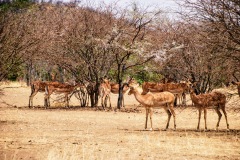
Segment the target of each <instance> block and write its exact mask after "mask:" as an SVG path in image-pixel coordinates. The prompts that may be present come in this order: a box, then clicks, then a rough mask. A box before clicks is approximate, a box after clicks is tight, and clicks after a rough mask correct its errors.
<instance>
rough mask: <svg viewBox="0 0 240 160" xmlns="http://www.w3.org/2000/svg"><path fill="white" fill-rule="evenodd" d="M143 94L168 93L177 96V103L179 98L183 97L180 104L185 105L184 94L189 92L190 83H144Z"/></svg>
mask: <svg viewBox="0 0 240 160" xmlns="http://www.w3.org/2000/svg"><path fill="white" fill-rule="evenodd" d="M142 88H143V92H142V94H143V95H144V94H146V93H148V92H149V91H150V92H163V91H168V92H171V93H173V94H174V95H177V97H178V99H179V103H180V101H181V96H183V100H182V103H183V104H186V95H185V94H186V92H189V89H190V83H165V84H163V83H154V82H144V83H143V84H142Z"/></svg>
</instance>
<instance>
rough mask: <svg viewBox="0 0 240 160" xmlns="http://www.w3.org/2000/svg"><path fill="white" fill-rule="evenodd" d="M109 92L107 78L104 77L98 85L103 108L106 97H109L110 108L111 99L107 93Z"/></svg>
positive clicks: (105, 104)
mask: <svg viewBox="0 0 240 160" xmlns="http://www.w3.org/2000/svg"><path fill="white" fill-rule="evenodd" d="M110 93H111V85H110V82H109V80H108V79H106V78H104V79H103V82H102V83H101V84H100V86H99V96H100V97H101V105H102V107H103V109H105V107H107V102H106V100H107V99H106V98H107V97H108V99H109V104H110V108H111V107H112V106H111V99H110V96H109V94H110Z"/></svg>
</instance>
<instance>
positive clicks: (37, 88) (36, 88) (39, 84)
mask: <svg viewBox="0 0 240 160" xmlns="http://www.w3.org/2000/svg"><path fill="white" fill-rule="evenodd" d="M49 83H56V84H58V83H59V82H48V81H47V82H43V81H34V82H33V83H32V84H31V95H30V96H29V104H28V107H29V108H30V107H32V106H33V98H34V96H35V95H36V94H37V93H38V92H45V88H46V86H47V85H48V84H49ZM47 101H48V100H47Z"/></svg>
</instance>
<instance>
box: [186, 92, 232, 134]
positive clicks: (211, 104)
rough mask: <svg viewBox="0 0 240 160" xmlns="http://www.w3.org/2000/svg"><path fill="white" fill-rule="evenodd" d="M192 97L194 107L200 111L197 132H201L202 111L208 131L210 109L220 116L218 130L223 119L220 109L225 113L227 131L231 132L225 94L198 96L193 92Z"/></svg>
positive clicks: (213, 93)
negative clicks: (208, 110)
mask: <svg viewBox="0 0 240 160" xmlns="http://www.w3.org/2000/svg"><path fill="white" fill-rule="evenodd" d="M190 97H191V99H192V101H193V103H194V106H196V107H197V108H198V111H199V115H198V125H197V130H199V126H200V119H201V113H202V110H204V120H205V130H207V122H206V121H207V109H209V108H214V109H215V111H216V113H217V114H218V122H217V125H216V130H218V127H219V122H220V120H221V117H222V114H221V112H220V109H221V110H222V111H223V113H224V116H225V119H226V124H227V130H229V124H228V120H227V113H226V110H225V106H226V96H225V95H224V94H222V93H220V92H212V93H206V94H200V95H196V94H195V92H194V90H191V92H190Z"/></svg>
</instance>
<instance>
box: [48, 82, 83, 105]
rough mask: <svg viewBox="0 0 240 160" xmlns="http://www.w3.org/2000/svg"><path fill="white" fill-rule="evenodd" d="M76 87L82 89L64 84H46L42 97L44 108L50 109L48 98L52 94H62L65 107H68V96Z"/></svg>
mask: <svg viewBox="0 0 240 160" xmlns="http://www.w3.org/2000/svg"><path fill="white" fill-rule="evenodd" d="M78 87H82V85H80V84H77V85H70V84H65V83H59V82H53V83H48V84H47V85H46V87H45V96H44V106H45V107H46V108H47V107H50V101H49V99H50V96H51V94H52V93H56V94H64V102H65V106H66V107H69V97H68V96H69V95H70V94H71V93H73V92H74V90H75V89H77V88H78Z"/></svg>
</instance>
